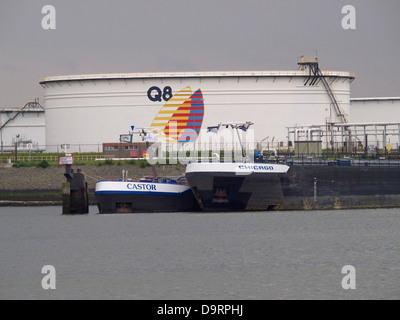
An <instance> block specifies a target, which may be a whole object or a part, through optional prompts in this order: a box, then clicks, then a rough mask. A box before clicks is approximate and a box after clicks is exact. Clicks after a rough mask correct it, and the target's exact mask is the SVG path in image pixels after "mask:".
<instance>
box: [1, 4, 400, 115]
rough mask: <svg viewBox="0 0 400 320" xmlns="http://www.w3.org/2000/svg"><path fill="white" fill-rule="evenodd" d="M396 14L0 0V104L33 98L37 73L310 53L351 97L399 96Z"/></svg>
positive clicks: (234, 63)
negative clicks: (52, 23)
mask: <svg viewBox="0 0 400 320" xmlns="http://www.w3.org/2000/svg"><path fill="white" fill-rule="evenodd" d="M45 5H52V6H54V8H55V9H56V29H55V30H45V29H43V28H42V19H43V17H45V14H42V7H43V6H45ZM345 5H352V6H354V7H355V9H356V29H355V30H345V29H343V28H342V19H343V17H345V14H342V7H343V6H345ZM399 16H400V1H399V0H381V1H378V0H345V1H341V0H114V1H111V0H68V1H67V0H46V1H41V0H1V2H0V88H1V90H0V93H1V94H0V108H5V107H20V106H22V104H23V103H24V102H25V101H26V100H28V99H33V98H35V97H39V98H40V99H42V98H43V93H44V90H43V89H42V87H41V86H40V85H39V82H38V79H39V78H40V77H44V76H51V75H68V74H85V73H119V72H123V73H127V72H164V71H226V70H230V71H245V70H246V71H247V70H266V71H268V70H296V69H297V57H298V56H300V55H305V56H315V54H316V53H317V55H318V58H319V61H320V66H321V68H322V69H323V70H336V71H352V72H355V73H356V79H355V81H353V83H352V85H351V96H352V97H353V98H356V97H375V96H380V97H385V96H386V97H387V96H400V80H399V79H400V18H399Z"/></svg>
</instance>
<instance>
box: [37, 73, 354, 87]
mask: <svg viewBox="0 0 400 320" xmlns="http://www.w3.org/2000/svg"><path fill="white" fill-rule="evenodd" d="M322 73H323V75H324V76H328V77H342V78H351V79H354V78H355V73H354V72H347V71H323V72H322ZM309 75H310V73H309V71H308V70H294V71H198V72H137V73H99V74H80V75H64V76H48V77H42V78H39V83H40V84H43V83H46V82H55V81H82V80H113V79H143V78H198V77H199V78H209V77H211V78H214V77H308V76H309Z"/></svg>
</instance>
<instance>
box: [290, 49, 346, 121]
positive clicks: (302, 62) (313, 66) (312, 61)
mask: <svg viewBox="0 0 400 320" xmlns="http://www.w3.org/2000/svg"><path fill="white" fill-rule="evenodd" d="M297 64H298V65H299V66H300V67H299V68H301V70H304V69H305V68H307V67H308V68H309V70H310V77H309V78H308V79H307V81H306V82H305V83H304V85H307V83H308V82H309V81H310V80H311V81H310V83H309V85H310V86H313V85H315V84H316V83H317V81H318V80H321V81H322V83H323V85H324V87H325V89H326V91H327V93H328V95H329V98H330V99H331V101H332V104H333V107H334V109H335V112H336V115H337V116H338V117H339V118H340V120H341V122H342V123H346V122H347V117H346V115H345V114H344V113H343V112H342V109H341V108H340V106H339V103H338V101H337V99H336V97H335V94H334V93H333V91H332V88H331V86H330V85H329V83H328V81H327V80H326V77H325V76H324V74H323V73H322V71H321V69H320V68H319V65H318V58H313V57H312V58H308V57H307V58H305V57H303V56H301V57H300V58H299V59H298V61H297ZM311 73H312V75H311Z"/></svg>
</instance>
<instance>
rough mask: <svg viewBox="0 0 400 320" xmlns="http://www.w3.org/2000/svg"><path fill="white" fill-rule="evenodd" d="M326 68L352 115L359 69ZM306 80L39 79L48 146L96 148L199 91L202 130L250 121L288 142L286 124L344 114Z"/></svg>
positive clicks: (187, 75)
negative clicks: (352, 90) (353, 89)
mask: <svg viewBox="0 0 400 320" xmlns="http://www.w3.org/2000/svg"><path fill="white" fill-rule="evenodd" d="M323 74H324V76H325V77H326V79H327V81H328V83H329V84H330V86H331V88H332V91H333V93H334V95H335V97H336V99H337V101H338V102H339V104H340V107H341V109H342V111H343V113H345V114H347V115H348V114H349V111H350V110H349V109H350V83H351V82H352V80H353V79H354V74H353V73H350V72H339V71H324V72H323ZM308 80H310V71H309V70H303V71H301V70H298V71H248V72H239V71H233V72H182V73H179V72H174V73H123V74H92V75H69V76H68V75H67V76H54V77H44V78H41V79H40V80H39V82H40V84H41V85H42V87H43V88H44V90H45V94H44V99H45V110H46V113H45V114H46V145H47V149H46V151H48V152H54V151H56V150H58V149H59V148H60V145H61V144H69V145H70V146H71V152H77V151H81V152H90V151H94V152H97V151H99V150H101V148H102V143H104V142H117V141H118V140H119V137H120V134H124V133H128V132H129V131H130V128H131V126H135V127H136V128H137V127H150V126H151V125H152V124H154V121H155V120H154V119H155V117H156V115H157V114H158V112H159V111H160V110H161V109H162V107H163V106H164V105H165V104H166V103H167V101H168V99H170V98H171V97H175V98H176V99H178V98H179V97H180V96H182V95H183V94H182V92H184V93H185V92H186V93H187V92H189V95H188V96H190V92H192V93H193V94H194V93H195V92H196V91H197V92H200V91H201V95H202V98H203V101H204V106H203V107H204V112H203V113H202V114H201V117H202V119H201V120H202V124H201V128H202V130H203V129H206V128H207V127H208V126H212V125H216V124H218V123H220V122H238V121H253V122H254V126H252V128H253V129H254V139H255V141H261V140H263V139H265V138H266V137H270V138H269V139H272V138H273V139H274V141H275V142H277V141H284V142H285V143H286V142H287V128H286V127H288V126H293V125H300V124H324V123H325V122H326V121H327V120H328V121H332V120H333V121H339V120H338V118H337V117H336V114H335V109H334V106H333V104H332V101H331V99H330V97H329V95H328V93H327V91H326V89H325V87H324V85H323V84H322V82H320V81H316V82H315V84H313V85H309V83H310V81H308ZM198 90H200V91H198ZM186 93H185V94H186ZM186 97H187V95H186ZM176 99H175V100H176ZM178 100H179V99H178ZM171 101H172V100H171ZM171 101H170V102H169V103H171ZM197 118H199V119H200V117H197ZM202 132H203V131H202Z"/></svg>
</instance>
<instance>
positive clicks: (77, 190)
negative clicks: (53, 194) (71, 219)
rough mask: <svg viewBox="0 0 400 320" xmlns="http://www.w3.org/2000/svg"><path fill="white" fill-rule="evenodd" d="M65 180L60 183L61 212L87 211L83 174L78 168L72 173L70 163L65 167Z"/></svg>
mask: <svg viewBox="0 0 400 320" xmlns="http://www.w3.org/2000/svg"><path fill="white" fill-rule="evenodd" d="M64 176H65V177H66V179H67V182H64V183H63V185H62V197H63V199H62V200H63V214H86V213H89V197H88V185H87V182H85V176H84V174H83V173H81V171H80V170H79V169H78V172H77V173H74V171H73V169H72V168H71V166H70V165H67V166H66V167H65V173H64Z"/></svg>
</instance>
